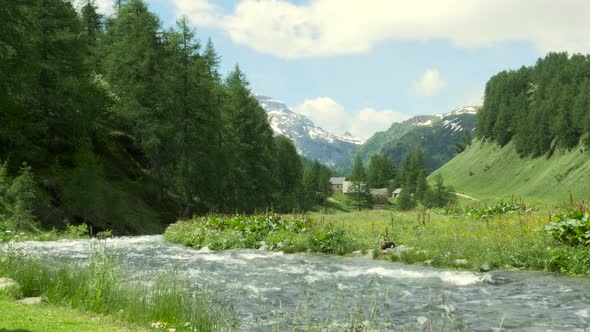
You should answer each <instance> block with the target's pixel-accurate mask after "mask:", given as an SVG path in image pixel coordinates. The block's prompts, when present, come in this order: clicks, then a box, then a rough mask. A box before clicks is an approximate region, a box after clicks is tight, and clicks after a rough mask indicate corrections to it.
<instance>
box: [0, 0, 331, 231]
mask: <svg viewBox="0 0 590 332" xmlns="http://www.w3.org/2000/svg"><path fill="white" fill-rule="evenodd" d="M72 3H73V2H72V1H66V0H22V1H10V2H6V4H3V5H2V6H0V22H2V23H3V24H0V77H1V79H0V110H1V111H0V158H1V159H2V160H6V161H7V164H6V165H4V166H3V167H2V169H1V170H2V172H3V173H2V174H0V178H4V179H8V180H6V181H8V182H6V183H12V182H13V181H12V180H11V179H12V178H14V177H16V176H18V175H19V166H20V165H21V164H22V163H23V162H27V163H28V165H30V166H31V167H32V170H34V171H35V174H36V177H35V179H36V180H35V182H31V181H29V182H27V183H29V184H31V183H32V184H31V185H29V186H28V187H27V186H24V184H23V183H24V182H23V181H24V178H20V177H19V179H18V181H17V180H15V181H14V183H20V184H23V185H22V186H20V187H19V188H21V189H22V190H21V189H19V190H16V189H14V190H12V191H10V190H9V189H10V187H7V186H8V185H5V184H3V183H4V182H3V183H0V198H1V200H2V201H1V202H0V213H1V214H3V215H5V216H7V218H8V217H10V216H12V215H14V216H16V217H14V218H12V219H11V220H16V221H17V222H16V224H17V225H18V227H20V225H21V224H22V222H24V221H29V220H31V221H34V220H37V219H38V220H39V222H40V224H41V226H42V227H45V228H51V227H58V228H65V227H66V226H67V225H70V224H73V225H76V224H81V223H88V224H89V225H90V226H91V229H92V230H94V231H104V230H107V229H112V230H113V231H114V232H115V233H116V234H122V233H137V232H144V233H145V232H157V231H159V230H161V228H162V225H163V224H165V223H167V222H171V221H173V220H176V218H178V217H190V216H192V215H193V214H201V213H207V212H209V211H223V212H232V213H233V212H236V211H238V212H253V211H255V210H264V209H272V208H276V209H277V210H280V211H283V212H287V211H292V210H293V209H298V210H299V209H309V208H311V207H313V206H314V205H315V204H317V203H318V202H323V201H324V200H325V198H326V197H328V195H329V194H330V191H329V190H330V184H329V177H330V174H329V170H328V169H326V168H323V167H319V168H317V167H316V168H315V169H314V172H313V173H314V174H315V175H313V176H312V177H311V178H312V181H311V182H310V181H308V182H309V183H310V184H309V185H310V187H308V188H305V186H304V184H303V177H304V171H303V169H302V166H301V161H300V160H299V157H298V156H297V154H296V151H295V149H294V147H293V146H292V144H290V143H289V142H286V141H285V140H284V139H283V138H277V139H275V138H274V137H273V132H272V129H271V128H270V125H269V123H268V119H267V114H266V112H265V111H264V110H263V109H262V108H261V107H260V106H259V105H258V103H257V102H256V100H255V99H254V98H253V97H252V96H251V93H250V90H249V88H248V82H247V79H246V77H245V75H244V73H243V72H241V70H240V69H239V68H238V67H237V66H236V69H235V70H234V71H233V72H232V73H231V74H230V75H229V77H227V79H226V80H225V81H223V80H222V78H221V76H220V75H219V68H218V66H219V61H220V60H219V56H218V55H217V53H216V51H215V49H214V47H213V43H211V42H210V41H209V42H208V43H207V45H206V47H205V49H204V50H201V47H200V42H199V40H198V39H197V37H196V34H195V31H193V30H192V29H191V28H190V23H189V22H188V20H187V19H185V18H181V19H180V20H179V21H178V22H177V26H176V27H175V28H174V29H168V30H164V29H163V28H162V25H161V23H160V19H159V18H158V17H157V16H156V15H155V14H153V13H151V12H150V11H149V9H148V6H147V4H146V3H145V2H144V1H142V0H129V1H122V0H121V1H117V2H116V5H115V13H114V14H113V15H111V16H108V17H106V18H104V17H102V16H101V15H99V14H98V13H97V12H96V5H95V1H93V0H85V1H83V2H82V3H81V8H80V13H77V12H76V10H75V9H74V7H73V4H72ZM4 23H8V24H4ZM23 172H24V173H23V174H22V175H21V176H25V177H28V175H30V174H31V173H30V172H31V169H30V168H27V169H26V170H24V171H23ZM30 179H32V176H31V177H30ZM21 180H23V181H21ZM0 182H2V181H0ZM3 187H4V188H3ZM25 187H27V188H28V189H27V190H25V189H23V188H25ZM31 188H32V189H31ZM29 189H31V190H29ZM306 190H308V191H310V192H312V194H311V196H313V197H312V198H311V201H310V203H309V204H306V203H305V198H304V197H305V193H306ZM33 192H34V193H35V199H34V201H33V202H32V203H31V200H30V199H28V198H27V199H24V198H23V197H25V196H27V195H26V193H33ZM18 197H21V198H23V199H20V198H18Z"/></svg>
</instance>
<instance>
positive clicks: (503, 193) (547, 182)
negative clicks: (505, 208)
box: [431, 142, 590, 202]
mask: <svg viewBox="0 0 590 332" xmlns="http://www.w3.org/2000/svg"><path fill="white" fill-rule="evenodd" d="M438 173H441V174H442V175H443V177H444V179H445V183H447V184H450V185H452V186H453V187H454V188H455V190H456V191H457V192H462V193H465V194H467V195H470V196H472V197H475V198H478V199H499V198H507V197H509V196H512V195H515V196H517V197H522V198H525V199H533V200H538V201H553V202H560V201H566V200H568V199H569V192H571V193H572V194H573V196H574V199H588V198H590V186H589V185H588V184H589V183H590V153H589V152H587V151H584V149H581V148H576V149H573V150H572V151H570V152H563V151H562V152H559V151H556V152H555V153H554V154H553V156H552V157H550V158H548V157H547V155H544V156H541V157H538V158H530V157H529V158H520V157H519V156H518V154H517V152H516V148H515V146H514V143H509V144H508V145H506V146H504V147H500V146H499V145H496V144H483V143H481V142H475V143H474V144H473V145H471V146H470V147H469V148H468V149H467V150H465V151H464V152H463V153H461V154H460V155H458V156H456V157H455V158H454V159H452V160H451V161H449V162H448V163H447V164H445V165H444V166H443V167H441V168H440V169H438V170H437V171H436V172H434V173H433V174H432V175H431V177H432V176H434V175H436V174H438Z"/></svg>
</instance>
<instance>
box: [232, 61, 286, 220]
mask: <svg viewBox="0 0 590 332" xmlns="http://www.w3.org/2000/svg"><path fill="white" fill-rule="evenodd" d="M226 86H227V92H228V94H229V97H230V103H229V106H230V109H229V112H230V127H231V130H232V131H233V139H234V140H233V142H232V144H233V148H234V149H235V150H234V151H233V154H232V156H233V159H234V160H233V162H232V167H233V169H232V171H231V172H232V173H233V175H234V181H235V182H234V184H235V190H234V197H233V200H234V203H235V204H236V206H237V207H238V208H239V210H241V211H253V210H255V209H260V208H265V207H267V206H269V205H270V202H271V201H272V197H273V195H274V191H275V190H276V188H277V186H276V184H275V180H276V178H275V177H274V174H273V170H274V169H276V168H275V166H274V165H273V163H274V158H273V151H274V140H273V132H272V129H271V127H270V124H269V123H268V118H267V115H266V112H265V111H264V110H263V109H262V108H261V107H260V105H259V104H258V102H257V101H256V99H254V97H252V95H251V93H250V90H249V89H248V81H247V80H246V77H245V75H244V73H243V72H242V71H241V70H240V68H239V66H237V65H236V67H235V68H234V70H233V71H232V72H231V73H230V75H229V76H228V78H227V80H226Z"/></svg>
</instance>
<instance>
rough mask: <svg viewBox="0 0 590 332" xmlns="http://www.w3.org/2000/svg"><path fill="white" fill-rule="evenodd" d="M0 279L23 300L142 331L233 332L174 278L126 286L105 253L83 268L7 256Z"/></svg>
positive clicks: (207, 299) (222, 315)
mask: <svg viewBox="0 0 590 332" xmlns="http://www.w3.org/2000/svg"><path fill="white" fill-rule="evenodd" d="M0 275H2V276H6V277H10V278H12V279H14V280H16V281H17V282H18V283H19V284H20V286H21V289H22V294H23V295H24V296H26V297H29V296H43V297H44V298H45V300H46V301H47V302H49V303H54V304H60V305H68V306H70V307H73V308H75V309H80V310H84V311H89V312H95V313H100V314H107V315H112V316H113V317H114V318H116V319H120V320H122V321H126V322H129V323H133V324H137V325H143V326H146V327H148V326H150V324H151V323H152V322H166V325H167V326H169V327H174V328H176V331H179V332H180V331H221V330H224V331H225V330H231V329H233V328H234V327H235V326H236V323H235V317H234V314H233V313H232V312H231V311H229V310H227V309H225V308H222V307H220V306H217V305H215V304H214V303H213V301H212V298H211V296H209V295H207V294H206V293H204V292H195V291H192V290H190V288H189V285H188V282H187V281H186V280H185V279H182V278H180V277H179V276H178V275H177V274H176V273H175V272H167V273H162V274H161V275H160V276H159V277H157V278H156V280H155V281H154V282H151V283H145V282H139V281H128V280H125V278H124V275H123V274H122V273H121V269H120V264H119V262H118V261H117V259H116V258H115V257H113V256H110V255H108V254H106V253H99V252H94V253H93V254H92V255H91V256H90V257H89V259H88V261H87V262H84V263H63V262H56V261H55V260H52V259H50V258H47V257H27V256H24V255H22V254H17V253H14V252H8V253H4V254H3V255H2V256H1V257H0Z"/></svg>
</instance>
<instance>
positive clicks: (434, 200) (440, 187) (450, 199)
mask: <svg viewBox="0 0 590 332" xmlns="http://www.w3.org/2000/svg"><path fill="white" fill-rule="evenodd" d="M434 182H435V184H434V187H433V188H432V189H430V188H428V189H427V191H426V192H425V193H424V196H423V198H422V204H423V205H424V206H426V207H428V208H433V207H438V208H442V207H445V206H449V205H452V204H454V203H455V202H456V201H457V196H456V195H455V193H454V190H453V188H451V187H447V186H445V185H444V181H443V177H442V175H440V173H439V174H437V175H436V176H435V178H434Z"/></svg>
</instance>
